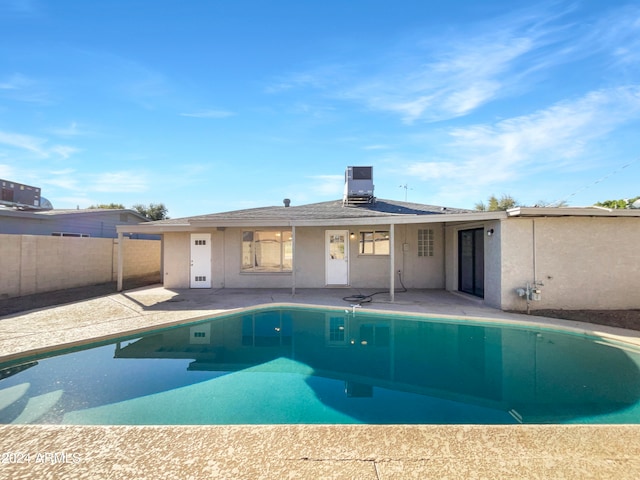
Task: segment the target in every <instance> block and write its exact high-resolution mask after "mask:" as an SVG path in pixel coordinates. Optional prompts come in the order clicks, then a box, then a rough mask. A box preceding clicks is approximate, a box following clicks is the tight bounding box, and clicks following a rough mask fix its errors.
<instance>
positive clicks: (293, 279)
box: [291, 225, 296, 295]
mask: <svg viewBox="0 0 640 480" xmlns="http://www.w3.org/2000/svg"><path fill="white" fill-rule="evenodd" d="M295 294H296V227H295V225H293V226H292V227H291V295H295Z"/></svg>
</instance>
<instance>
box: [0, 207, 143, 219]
mask: <svg viewBox="0 0 640 480" xmlns="http://www.w3.org/2000/svg"><path fill="white" fill-rule="evenodd" d="M116 213H117V214H120V213H126V214H128V215H132V216H133V217H136V218H137V219H139V220H140V221H141V222H148V221H149V219H148V218H147V217H145V216H144V215H142V214H141V213H139V212H137V211H135V210H129V209H127V208H125V209H107V208H83V209H77V208H69V209H62V208H60V209H53V210H16V209H14V208H0V216H7V217H13V218H15V217H22V218H55V217H58V216H60V217H63V216H64V217H67V216H77V217H81V216H88V215H91V216H95V215H98V216H107V215H113V214H116Z"/></svg>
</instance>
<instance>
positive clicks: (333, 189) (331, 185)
mask: <svg viewBox="0 0 640 480" xmlns="http://www.w3.org/2000/svg"><path fill="white" fill-rule="evenodd" d="M307 178H309V179H311V181H312V182H313V183H312V184H311V186H310V189H311V190H312V191H313V192H315V193H317V194H318V195H322V196H336V198H337V197H341V196H342V190H343V188H344V175H313V176H310V177H307Z"/></svg>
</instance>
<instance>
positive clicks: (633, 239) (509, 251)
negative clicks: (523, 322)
mask: <svg viewBox="0 0 640 480" xmlns="http://www.w3.org/2000/svg"><path fill="white" fill-rule="evenodd" d="M501 234H502V236H503V238H502V245H503V251H502V258H503V259H504V261H503V263H502V308H503V309H506V310H526V301H525V300H524V299H523V298H520V297H518V295H517V293H516V289H517V288H520V287H524V286H526V284H527V282H533V281H534V279H535V280H538V281H542V282H543V283H544V286H542V287H541V292H542V293H541V300H540V301H537V302H531V309H532V310H535V309H544V308H564V309H628V308H640V295H638V285H640V248H638V239H640V218H624V217H622V218H620V217H618V218H601V217H600V218H599V217H549V218H535V219H531V218H510V219H507V220H505V221H503V222H502V227H501Z"/></svg>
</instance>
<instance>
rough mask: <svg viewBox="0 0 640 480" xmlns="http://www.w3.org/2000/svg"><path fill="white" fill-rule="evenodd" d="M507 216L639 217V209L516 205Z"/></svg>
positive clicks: (508, 211)
mask: <svg viewBox="0 0 640 480" xmlns="http://www.w3.org/2000/svg"><path fill="white" fill-rule="evenodd" d="M507 215H508V216H509V217H640V210H639V209H615V208H614V209H612V208H602V207H517V208H511V209H509V210H507Z"/></svg>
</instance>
